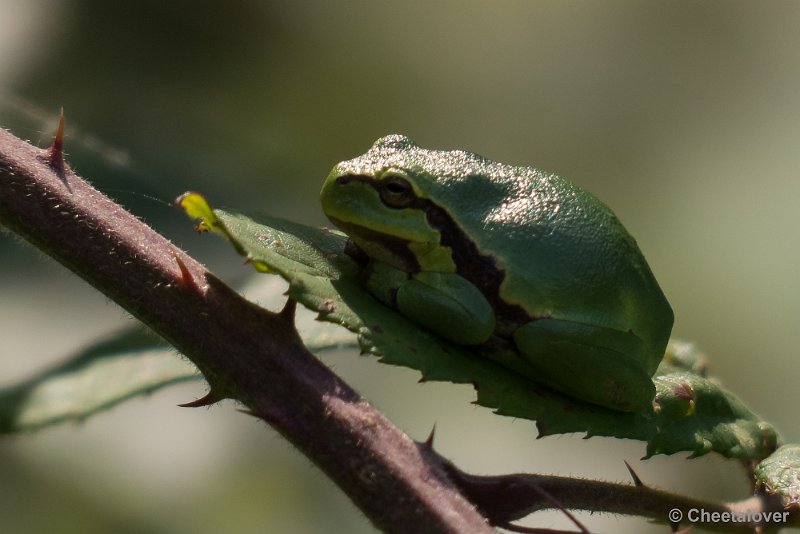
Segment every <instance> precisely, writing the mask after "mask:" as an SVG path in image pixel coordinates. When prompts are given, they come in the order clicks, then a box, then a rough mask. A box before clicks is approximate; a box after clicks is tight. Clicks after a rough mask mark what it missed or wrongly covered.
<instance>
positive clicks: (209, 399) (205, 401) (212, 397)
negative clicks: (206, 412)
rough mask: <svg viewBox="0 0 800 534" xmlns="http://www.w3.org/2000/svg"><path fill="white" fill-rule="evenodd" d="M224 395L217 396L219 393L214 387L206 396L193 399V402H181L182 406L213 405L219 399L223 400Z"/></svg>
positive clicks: (198, 406)
mask: <svg viewBox="0 0 800 534" xmlns="http://www.w3.org/2000/svg"><path fill="white" fill-rule="evenodd" d="M222 399H223V397H219V396H217V394H216V393H215V392H214V390H213V389H212V390H211V391H209V392H208V393H207V394H206V396H205V397H202V398H200V399H197V400H193V401H191V402H185V403H183V404H179V405H178V406H180V407H181V408H200V407H202V406H211V405H212V404H215V403H217V402H219V401H221V400H222Z"/></svg>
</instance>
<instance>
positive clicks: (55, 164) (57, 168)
mask: <svg viewBox="0 0 800 534" xmlns="http://www.w3.org/2000/svg"><path fill="white" fill-rule="evenodd" d="M44 160H45V161H46V162H47V164H48V165H49V166H50V168H51V169H53V171H54V172H55V173H56V174H57V175H58V177H59V178H61V181H62V182H64V185H65V186H66V187H67V189H69V192H70V193H71V192H72V188H71V187H70V186H69V184H68V183H67V180H66V176H65V174H66V170H67V163H66V162H65V161H64V107H63V106H62V107H61V111H60V112H59V114H58V130H56V136H55V137H54V138H53V144H52V145H50V148H48V149H47V150H46V151H45V153H44Z"/></svg>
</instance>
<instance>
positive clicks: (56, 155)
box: [47, 106, 64, 166]
mask: <svg viewBox="0 0 800 534" xmlns="http://www.w3.org/2000/svg"><path fill="white" fill-rule="evenodd" d="M47 159H48V160H49V161H50V165H53V166H55V165H57V164H58V163H59V162H60V163H61V165H62V166H63V165H64V106H61V111H60V112H59V114H58V130H57V131H56V136H55V137H54V138H53V144H52V145H50V150H49V151H48V153H47Z"/></svg>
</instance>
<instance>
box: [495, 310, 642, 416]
mask: <svg viewBox="0 0 800 534" xmlns="http://www.w3.org/2000/svg"><path fill="white" fill-rule="evenodd" d="M513 339H514V343H515V344H516V345H517V348H518V349H519V351H520V353H521V354H520V355H518V358H519V359H520V360H522V361H517V362H513V361H511V362H510V361H504V362H503V363H505V364H506V365H511V366H512V367H514V368H515V369H517V370H523V369H524V372H525V374H526V375H528V376H530V377H531V378H533V379H535V380H537V381H540V382H542V383H544V384H545V385H548V386H550V387H552V388H553V389H556V390H558V391H561V392H563V393H566V394H568V395H570V396H572V397H576V398H579V399H582V400H585V401H587V402H590V403H593V404H598V405H600V406H605V407H606V408H611V409H613V410H620V411H625V412H640V411H647V410H649V409H650V407H651V405H652V400H653V397H654V396H655V386H654V385H653V381H652V378H651V376H652V374H653V372H652V371H651V370H648V369H647V368H646V363H645V362H646V361H648V360H649V358H648V353H647V352H648V350H647V347H646V346H645V344H644V343H643V342H642V341H641V339H639V338H638V337H636V336H635V335H634V334H633V333H630V332H622V331H619V330H614V329H611V328H604V327H598V326H592V325H586V324H582V323H577V322H572V321H563V320H559V319H539V320H535V321H531V322H530V323H528V324H526V325H523V326H521V327H520V328H518V329H517V330H516V331H514V334H513ZM505 359H506V360H508V357H507V356H506V358H505Z"/></svg>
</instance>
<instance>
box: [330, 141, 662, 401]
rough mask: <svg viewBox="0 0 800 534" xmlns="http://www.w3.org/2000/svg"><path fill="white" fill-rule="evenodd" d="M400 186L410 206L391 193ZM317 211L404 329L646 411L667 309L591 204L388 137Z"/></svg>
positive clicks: (345, 168) (541, 176)
mask: <svg viewBox="0 0 800 534" xmlns="http://www.w3.org/2000/svg"><path fill="white" fill-rule="evenodd" d="M398 179H400V181H402V182H404V183H406V184H408V185H410V188H409V192H408V193H404V192H402V191H400V189H397V188H396V187H394V186H389V185H387V184H389V182H391V181H395V182H397V181H398ZM412 189H413V190H412ZM398 191H400V192H398ZM398 199H400V200H398ZM321 201H322V206H323V209H324V211H325V213H326V215H327V216H328V217H329V218H330V219H331V220H332V222H333V223H334V224H336V225H337V226H339V227H340V228H341V229H342V230H343V231H345V232H346V233H347V234H348V235H349V236H350V238H351V241H352V242H353V243H354V244H355V245H356V247H355V248H356V250H357V256H359V257H360V258H361V259H362V263H363V265H364V272H365V282H366V286H367V288H368V290H369V291H370V292H372V293H373V294H374V295H375V296H376V297H378V298H380V299H381V300H383V301H384V302H386V303H387V304H389V305H392V306H394V307H395V308H397V309H398V310H399V311H400V312H401V313H403V314H404V315H406V316H408V317H409V318H410V319H412V320H414V321H416V322H417V323H419V324H421V325H423V326H425V327H427V328H429V329H430V330H432V331H434V332H436V333H438V334H440V335H442V336H443V337H445V338H448V339H450V340H451V341H454V342H457V343H462V344H466V345H477V346H478V348H479V351H480V352H481V353H482V354H484V355H486V356H488V357H491V358H494V359H496V360H498V361H500V362H502V363H503V364H505V365H507V366H509V367H511V368H513V369H515V370H517V371H518V372H521V373H523V374H526V375H528V376H530V377H532V378H533V379H536V380H539V381H542V382H544V383H546V384H549V385H551V386H552V387H553V388H555V389H558V390H560V391H562V392H565V393H567V394H569V395H572V396H575V397H578V398H581V399H583V400H586V401H589V402H592V403H595V404H599V405H602V406H605V407H608V408H612V409H617V410H623V411H641V410H647V409H649V407H650V404H651V401H652V398H653V396H654V393H655V390H654V387H653V384H652V380H651V376H652V375H653V373H654V372H655V370H656V367H657V366H658V364H659V362H660V361H661V358H662V357H663V355H664V348H665V346H666V344H667V340H668V338H669V335H670V331H671V329H672V322H673V315H672V310H671V308H670V306H669V303H668V302H667V300H666V298H665V297H664V294H663V293H662V291H661V289H660V288H659V286H658V283H657V282H656V280H655V278H654V277H653V274H652V273H651V271H650V268H649V267H648V265H647V263H646V261H645V260H644V258H643V257H642V254H641V252H640V251H639V248H638V247H637V245H636V242H635V241H634V240H633V238H632V237H631V236H630V235H629V234H628V233H627V231H626V230H625V228H624V227H623V226H622V224H621V223H620V222H619V221H618V220H617V218H616V217H615V216H614V214H613V213H612V212H611V210H610V209H609V208H608V207H606V206H605V205H604V204H603V203H602V202H600V201H599V200H598V199H596V198H595V197H594V196H592V195H591V194H590V193H588V192H586V191H584V190H582V189H580V188H579V187H577V186H575V185H573V184H571V183H569V182H567V181H565V180H563V179H561V178H559V177H557V176H554V175H549V174H545V173H542V172H541V171H538V170H536V169H534V168H531V167H515V166H510V165H504V164H501V163H496V162H493V161H490V160H488V159H486V158H483V157H481V156H478V155H476V154H472V153H469V152H465V151H460V150H454V151H437V150H427V149H423V148H420V147H418V146H417V145H415V144H414V143H413V142H412V141H411V140H409V139H408V138H406V137H403V136H399V135H391V136H387V137H383V138H381V139H379V140H378V141H376V142H375V144H374V145H373V147H372V148H371V149H370V150H369V151H368V152H367V153H366V154H364V155H363V156H360V157H358V158H355V159H352V160H349V161H345V162H342V163H339V164H338V165H336V166H335V167H334V169H333V171H332V172H331V174H330V175H329V176H328V178H327V179H326V181H325V184H324V185H323V188H322V193H321Z"/></svg>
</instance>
